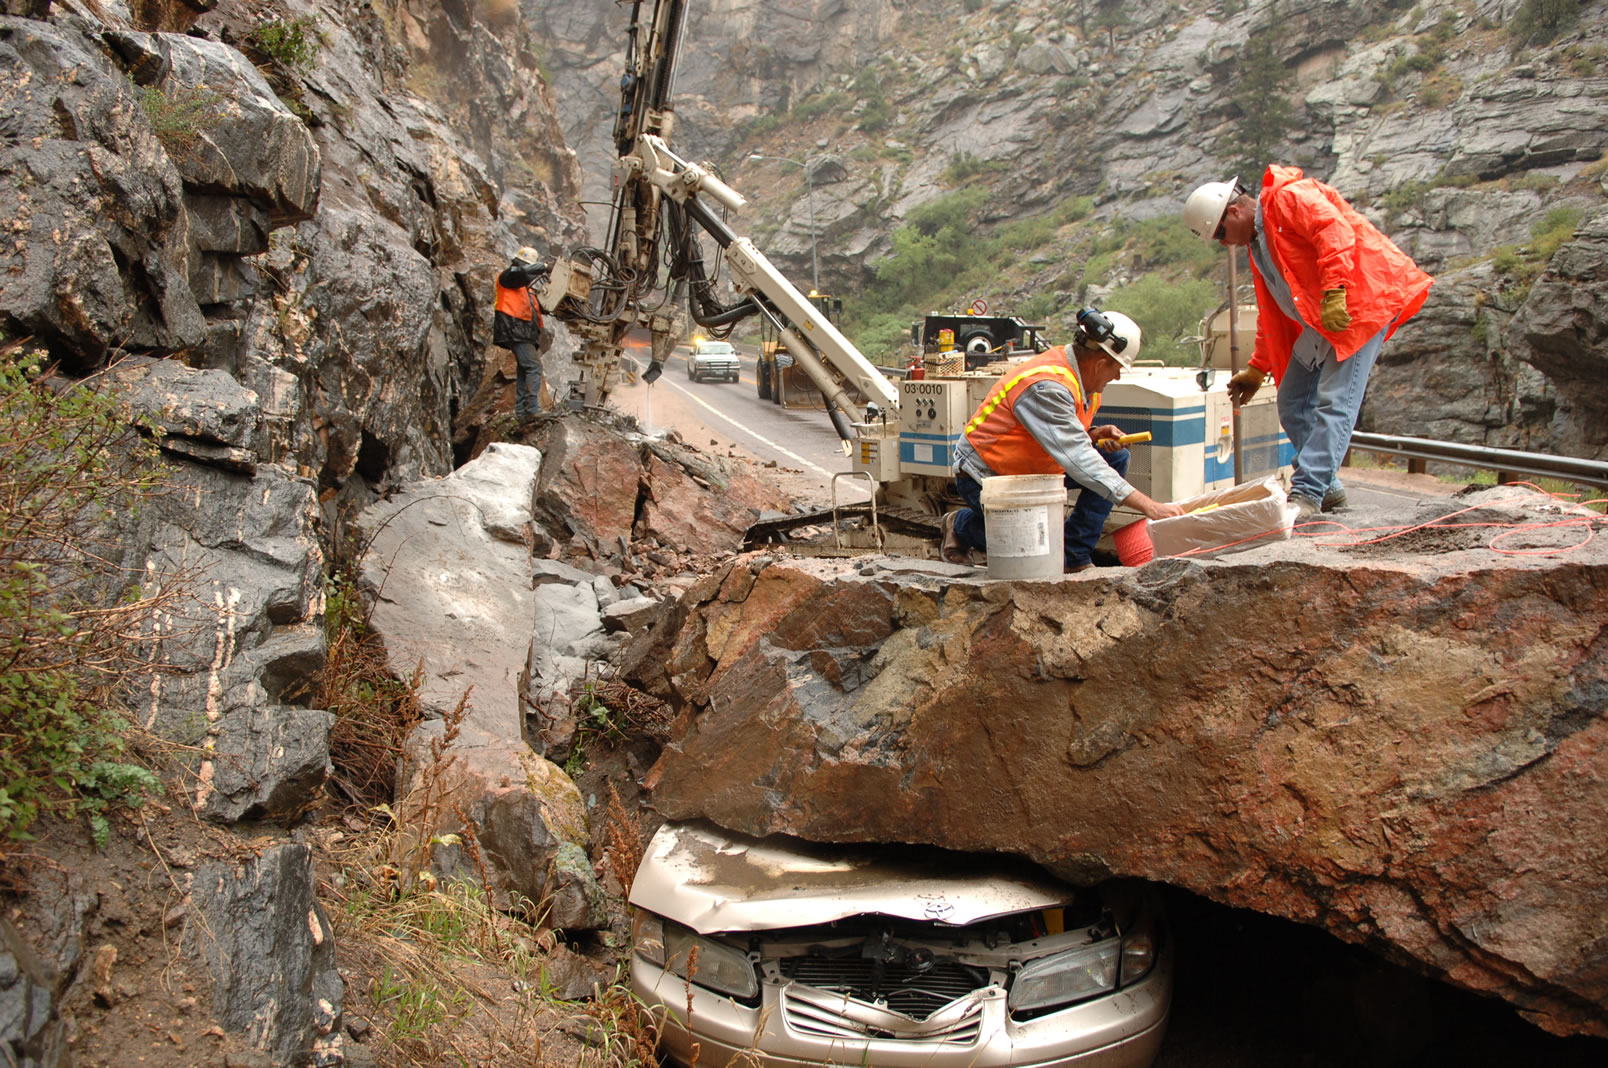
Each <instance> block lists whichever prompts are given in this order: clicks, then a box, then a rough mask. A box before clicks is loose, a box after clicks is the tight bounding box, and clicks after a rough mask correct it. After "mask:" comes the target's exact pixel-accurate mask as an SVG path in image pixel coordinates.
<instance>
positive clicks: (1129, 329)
mask: <svg viewBox="0 0 1608 1068" xmlns="http://www.w3.org/2000/svg"><path fill="white" fill-rule="evenodd" d="M1103 314H1104V315H1105V317H1106V318H1107V319H1109V320H1111V333H1112V339H1111V340H1110V341H1096V342H1095V344H1096V345H1098V346H1099V347H1100V348H1102V349H1104V350H1105V351H1106V352H1108V353H1110V354H1111V358H1112V359H1113V360H1116V361H1117V362H1118V363H1120V364H1122V366H1123V367H1124V368H1129V367H1132V366H1133V361H1134V360H1135V358H1137V357H1138V355H1139V339H1140V335H1139V324H1138V323H1136V322H1134V321H1133V320H1132V319H1130V318H1128V317H1127V316H1126V315H1123V314H1122V313H1121V312H1111V311H1108V312H1105V313H1103ZM1118 338H1120V339H1122V343H1121V344H1120V345H1119V344H1117V343H1116V341H1117V339H1118Z"/></svg>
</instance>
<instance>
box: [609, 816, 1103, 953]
mask: <svg viewBox="0 0 1608 1068" xmlns="http://www.w3.org/2000/svg"><path fill="white" fill-rule="evenodd" d="M1074 893H1075V891H1074V890H1073V889H1072V888H1071V887H1069V886H1067V885H1066V884H1065V883H1062V882H1059V881H1057V880H1056V879H1054V878H1052V877H1051V876H1049V875H1048V874H1047V873H1045V872H1044V871H1043V870H1042V869H1039V868H1037V867H1035V866H1033V865H1032V864H1029V863H1028V862H1026V861H1019V860H1014V859H1011V858H1000V857H994V856H988V857H983V858H979V857H977V856H975V855H971V854H964V853H951V852H947V851H945V850H941V849H936V848H923V847H913V846H865V845H817V844H814V843H810V842H804V841H800V840H799V839H796V838H785V837H781V836H775V837H771V838H763V839H760V838H749V837H746V836H744V835H739V834H734V833H732V832H730V831H725V830H722V829H720V828H718V827H715V826H713V825H712V824H708V823H701V822H699V823H667V824H665V825H664V826H663V827H661V828H660V829H659V833H658V834H656V835H654V837H653V841H652V842H650V843H649V844H648V849H647V854H646V855H645V856H644V857H643V860H642V864H641V866H640V867H638V868H637V873H636V878H635V879H634V880H633V881H632V884H631V904H633V905H636V906H638V907H640V908H645V909H648V910H649V911H651V912H655V913H658V914H659V915H661V916H664V917H665V918H666V919H670V920H674V921H676V922H677V923H681V924H685V925H686V926H688V927H691V928H692V929H693V930H695V931H697V932H699V933H700V934H709V933H711V932H715V931H760V930H768V929H777V928H784V927H802V926H807V925H810V924H817V923H828V922H831V921H832V920H840V919H844V918H845V917H848V916H857V915H861V914H863V913H872V914H878V915H885V916H896V917H901V918H904V919H911V920H930V921H933V922H938V923H943V924H947V925H951V926H960V925H963V924H969V923H976V922H978V921H979V920H986V919H989V918H992V917H994V916H1004V915H1008V914H1010V913H1013V912H1023V911H1026V910H1029V909H1041V908H1053V907H1055V906H1057V905H1061V904H1064V903H1066V902H1068V901H1070V900H1071V899H1072V897H1073V895H1074Z"/></svg>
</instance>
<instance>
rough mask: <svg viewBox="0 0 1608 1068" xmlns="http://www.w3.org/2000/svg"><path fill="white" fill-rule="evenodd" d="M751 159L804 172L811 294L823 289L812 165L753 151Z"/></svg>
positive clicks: (750, 155)
mask: <svg viewBox="0 0 1608 1068" xmlns="http://www.w3.org/2000/svg"><path fill="white" fill-rule="evenodd" d="M748 158H749V159H768V160H774V161H775V162H777V163H791V164H792V165H793V166H795V167H798V168H799V169H801V170H802V171H803V172H804V189H805V192H806V195H807V196H808V198H809V204H810V295H811V296H814V295H815V294H817V293H819V292H820V291H821V254H820V250H819V242H818V241H817V240H816V230H815V181H814V179H812V178H811V177H810V165H809V164H808V163H807V162H805V161H803V160H796V159H788V158H787V157H786V156H762V155H760V154H759V153H758V152H752V153H750V154H749V156H748Z"/></svg>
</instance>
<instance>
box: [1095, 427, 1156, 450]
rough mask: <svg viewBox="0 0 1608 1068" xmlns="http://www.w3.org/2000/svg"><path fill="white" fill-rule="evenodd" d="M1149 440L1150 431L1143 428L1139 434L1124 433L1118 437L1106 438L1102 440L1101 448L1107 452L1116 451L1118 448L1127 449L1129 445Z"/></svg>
mask: <svg viewBox="0 0 1608 1068" xmlns="http://www.w3.org/2000/svg"><path fill="white" fill-rule="evenodd" d="M1149 440H1150V431H1148V430H1141V431H1139V433H1137V434H1124V435H1122V436H1121V437H1118V438H1106V439H1104V440H1103V441H1101V442H1100V448H1102V449H1104V450H1105V451H1106V452H1116V451H1117V450H1118V449H1125V448H1127V447H1128V446H1129V445H1140V444H1143V443H1144V442H1147V441H1149Z"/></svg>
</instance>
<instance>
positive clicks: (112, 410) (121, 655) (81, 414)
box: [0, 343, 174, 844]
mask: <svg viewBox="0 0 1608 1068" xmlns="http://www.w3.org/2000/svg"><path fill="white" fill-rule="evenodd" d="M0 424H3V425H4V426H6V427H7V428H8V433H9V435H10V441H9V442H8V443H7V447H6V448H5V449H4V450H0V784H3V785H0V835H4V836H5V837H6V838H10V839H25V838H27V837H29V834H28V829H29V827H30V826H32V825H33V824H34V823H35V821H36V820H38V819H39V818H40V817H41V816H44V815H47V814H50V815H55V816H59V817H64V818H72V817H76V816H79V815H83V816H87V817H88V819H89V823H90V827H91V830H92V832H93V834H94V837H95V840H96V842H97V843H98V844H104V843H105V841H106V838H107V835H108V834H109V833H110V831H111V825H110V823H109V822H108V819H107V814H108V812H109V811H111V810H112V809H114V808H115V807H117V806H119V805H125V806H129V807H138V806H139V805H140V803H141V802H142V801H143V800H144V799H145V797H147V796H148V795H151V794H157V793H160V792H161V784H160V782H159V781H158V780H157V778H156V776H154V775H153V774H151V772H150V771H148V770H146V769H145V768H144V767H142V766H140V765H138V764H133V763H130V762H128V761H127V760H125V754H126V751H127V742H126V739H125V735H126V734H127V733H128V732H129V729H130V727H129V724H128V722H127V720H126V719H125V718H124V716H123V715H122V713H121V712H120V711H119V702H118V700H117V694H118V692H119V691H120V688H121V685H122V684H123V683H124V682H125V681H126V680H128V679H130V678H132V677H133V676H134V675H136V674H138V673H139V672H140V671H141V669H142V668H148V666H149V665H148V664H146V663H145V662H144V661H143V660H142V656H141V650H140V649H139V647H138V643H137V642H135V641H131V640H130V635H133V634H138V633H139V632H140V630H141V625H142V624H143V623H144V622H145V621H146V620H147V619H148V618H149V614H150V613H151V612H153V611H155V610H157V609H159V608H161V607H162V606H163V605H165V604H166V603H167V602H168V601H169V600H171V598H172V597H173V596H174V595H173V594H172V593H171V592H168V593H163V592H161V591H148V590H146V589H143V588H142V587H141V585H140V584H139V582H138V581H136V578H135V577H134V576H130V575H127V574H125V573H123V572H122V571H121V569H120V568H119V567H118V566H117V565H116V564H115V563H114V561H115V560H116V559H117V558H118V555H119V553H118V551H117V549H116V547H115V546H113V545H109V544H103V542H104V541H105V539H106V538H107V537H108V535H107V532H108V531H121V530H126V529H127V528H128V525H129V522H130V520H131V518H132V517H136V516H137V515H138V512H139V508H140V506H141V504H142V503H143V502H145V501H146V500H147V499H149V497H150V496H151V495H152V494H154V493H156V492H157V491H158V488H159V485H160V478H159V476H158V466H157V457H156V447H155V445H154V444H152V443H151V442H150V441H149V440H147V439H144V438H142V437H141V436H140V435H138V434H137V433H135V432H133V431H132V430H131V429H130V427H129V419H128V417H127V416H126V414H125V413H123V412H122V411H121V410H120V408H119V405H118V403H117V401H116V400H115V399H113V398H111V397H108V396H107V395H105V394H103V393H100V392H97V391H96V390H95V389H93V388H91V387H89V386H88V385H85V384H83V383H63V382H60V381H56V380H53V379H52V378H51V377H50V375H49V374H48V373H47V372H46V370H45V369H44V357H43V354H42V353H40V352H39V351H37V350H35V349H33V348H30V347H29V346H27V345H23V344H16V343H13V344H11V345H8V346H5V347H4V348H3V349H0Z"/></svg>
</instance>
